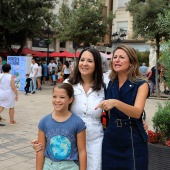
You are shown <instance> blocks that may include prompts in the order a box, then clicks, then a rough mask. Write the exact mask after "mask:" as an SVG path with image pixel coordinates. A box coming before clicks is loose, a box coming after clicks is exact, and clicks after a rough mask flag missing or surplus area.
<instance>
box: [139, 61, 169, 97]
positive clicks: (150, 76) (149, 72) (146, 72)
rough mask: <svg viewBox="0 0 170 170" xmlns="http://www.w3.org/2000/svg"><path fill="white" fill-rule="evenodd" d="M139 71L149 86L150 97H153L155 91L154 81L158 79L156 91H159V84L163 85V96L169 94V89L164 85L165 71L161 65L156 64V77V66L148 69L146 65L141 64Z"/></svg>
mask: <svg viewBox="0 0 170 170" xmlns="http://www.w3.org/2000/svg"><path fill="white" fill-rule="evenodd" d="M139 71H140V73H141V74H142V76H143V77H145V78H146V79H147V80H148V82H149V86H150V95H151V96H153V95H154V93H155V91H156V79H157V78H158V88H159V89H158V90H159V91H161V90H160V84H161V83H162V85H163V93H164V94H170V92H169V88H168V87H167V84H166V73H165V72H166V69H165V67H164V66H163V65H162V64H159V63H158V76H156V66H153V67H151V68H150V69H149V67H147V66H146V63H143V64H142V65H141V66H140V67H139Z"/></svg>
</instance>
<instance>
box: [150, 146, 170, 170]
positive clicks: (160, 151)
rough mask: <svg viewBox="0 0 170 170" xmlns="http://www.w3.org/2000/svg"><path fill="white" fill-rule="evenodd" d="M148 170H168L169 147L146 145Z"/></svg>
mask: <svg viewBox="0 0 170 170" xmlns="http://www.w3.org/2000/svg"><path fill="white" fill-rule="evenodd" d="M148 150H149V168H148V170H170V147H167V146H161V145H157V144H151V143H148Z"/></svg>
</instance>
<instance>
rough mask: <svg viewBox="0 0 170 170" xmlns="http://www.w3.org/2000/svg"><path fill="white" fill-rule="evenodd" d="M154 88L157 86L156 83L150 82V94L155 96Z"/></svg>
mask: <svg viewBox="0 0 170 170" xmlns="http://www.w3.org/2000/svg"><path fill="white" fill-rule="evenodd" d="M154 86H155V83H154V82H152V81H150V82H149V87H150V94H153V93H154Z"/></svg>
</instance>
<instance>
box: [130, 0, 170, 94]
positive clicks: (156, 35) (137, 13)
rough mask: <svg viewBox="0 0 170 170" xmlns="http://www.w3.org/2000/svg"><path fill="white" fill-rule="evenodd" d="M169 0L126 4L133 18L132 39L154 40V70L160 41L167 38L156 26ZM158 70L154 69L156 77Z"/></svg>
mask: <svg viewBox="0 0 170 170" xmlns="http://www.w3.org/2000/svg"><path fill="white" fill-rule="evenodd" d="M169 2H170V0H163V1H162V0H145V1H143V0H130V1H129V2H128V3H127V11H129V12H130V13H131V15H132V16H133V23H132V25H133V31H134V37H137V36H141V37H144V38H146V39H147V40H155V42H156V66H157V67H156V68H158V65H157V61H158V58H159V51H160V40H161V38H162V37H165V38H166V37H167V36H168V33H169V32H167V31H166V30H162V29H161V27H160V26H159V25H158V24H157V21H158V17H159V15H162V14H164V10H165V9H168V8H169V6H168V5H169ZM157 75H158V69H156V76H157ZM158 85H159V82H158V76H157V77H156V91H157V96H159V95H160V93H159V90H158V89H159V87H158Z"/></svg>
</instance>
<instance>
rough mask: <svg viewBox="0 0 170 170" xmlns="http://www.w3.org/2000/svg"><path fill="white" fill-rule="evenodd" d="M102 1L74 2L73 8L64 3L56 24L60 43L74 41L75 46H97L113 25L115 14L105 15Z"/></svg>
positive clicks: (83, 0) (80, 0)
mask: <svg viewBox="0 0 170 170" xmlns="http://www.w3.org/2000/svg"><path fill="white" fill-rule="evenodd" d="M103 7H104V4H103V1H102V0H96V1H94V0H88V1H87V0H73V3H72V6H71V7H69V6H68V4H67V3H65V2H63V4H62V6H61V8H60V9H59V15H58V17H57V24H56V32H57V35H56V37H57V38H58V39H59V40H60V41H67V40H70V41H73V42H74V43H75V44H77V45H78V44H80V43H83V42H84V43H91V44H93V45H95V44H96V43H97V42H98V41H100V40H101V37H103V36H104V35H105V34H106V33H108V34H110V32H107V31H106V28H107V27H108V26H111V25H112V20H113V17H114V15H113V13H112V12H111V13H110V15H109V16H108V17H106V16H104V15H103Z"/></svg>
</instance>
